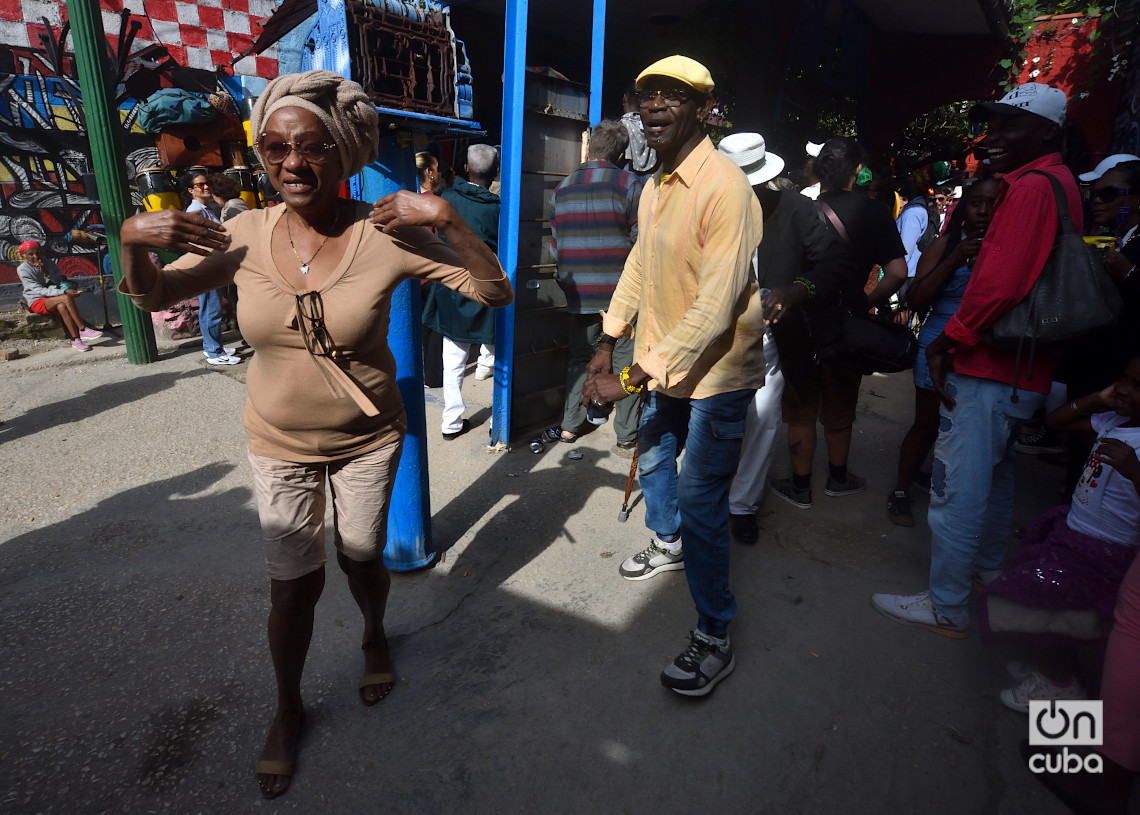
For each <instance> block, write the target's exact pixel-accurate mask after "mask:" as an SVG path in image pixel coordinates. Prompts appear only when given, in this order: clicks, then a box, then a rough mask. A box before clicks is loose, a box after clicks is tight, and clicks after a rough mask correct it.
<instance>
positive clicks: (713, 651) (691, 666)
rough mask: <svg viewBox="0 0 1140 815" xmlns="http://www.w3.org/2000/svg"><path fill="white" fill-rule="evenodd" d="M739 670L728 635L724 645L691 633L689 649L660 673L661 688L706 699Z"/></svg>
mask: <svg viewBox="0 0 1140 815" xmlns="http://www.w3.org/2000/svg"><path fill="white" fill-rule="evenodd" d="M735 667H736V657H734V656H733V655H732V643H731V642H729V640H728V635H727V634H726V635H725V637H724V645H720V644H718V643H716V642H714V641H713V639H712V638H711V637H709V636H708V635H706V634H703V633H701V632H700V631H691V632H690V633H689V647H688V648H686V649H685V650H684V651H682V652H681V655H680V656H678V657H677V658H676V659H675V660H673V661H672V662H670V663H669V664H668V665H667V666H665V670H664V671H662V672H661V684H662V685H664V686H665V687H667V688H669V689H671V690H675V691H677V693H679V694H681V695H682V696H704V695H705V694H708V693H712V689H713V688H715V687H716V686H717V683H719V682H720V681H721V680H722V679H724V678H725V677H726V676H728V675H729V674H730V673H732V669H733V668H735Z"/></svg>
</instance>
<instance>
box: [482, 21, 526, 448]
mask: <svg viewBox="0 0 1140 815" xmlns="http://www.w3.org/2000/svg"><path fill="white" fill-rule="evenodd" d="M528 11H529V7H528V5H527V0H507V21H506V31H505V37H504V43H503V46H504V48H503V68H504V70H503V143H502V167H501V171H500V174H499V181H500V187H501V188H500V191H499V195H500V198H501V201H500V209H499V262H500V263H502V264H503V269H504V271H506V273H507V278H508V279H509V280H510V281H511V286H513V287H515V288H516V289H517V281H518V262H519V205H520V199H521V195H522V135H523V98H524V94H525V92H526V87H525V86H526V23H527V13H528ZM514 356H515V306H514V304H513V303H512V304H511V305H510V306H507V307H506V308H501V309H497V310H496V311H495V397H494V402H493V405H492V409H491V410H492V412H491V445H492V446H494V445H495V444H496V443H498V442H503V443H504V444H509V443H510V440H511V390H512V378H513V373H514Z"/></svg>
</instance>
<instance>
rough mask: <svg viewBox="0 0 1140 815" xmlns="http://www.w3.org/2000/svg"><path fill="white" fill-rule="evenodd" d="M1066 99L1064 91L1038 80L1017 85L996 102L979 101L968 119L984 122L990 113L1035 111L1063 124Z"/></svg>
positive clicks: (1051, 120)
mask: <svg viewBox="0 0 1140 815" xmlns="http://www.w3.org/2000/svg"><path fill="white" fill-rule="evenodd" d="M1067 104H1068V99H1067V98H1066V97H1065V93H1064V91H1060V90H1057V89H1056V88H1054V87H1051V86H1049V85H1042V84H1041V83H1040V82H1027V83H1026V84H1024V85H1018V86H1017V87H1016V88H1014V89H1013V90H1012V91H1010V92H1009V93H1007V94H1006V95H1005V96H1003V97H1002V98H1001V99H999V100H998V101H996V102H979V103H978V104H976V105H974V106H973V107H972V108H970V121H973V122H984V121H986V120H988V119H989V118H990V116H992V115H995V114H996V115H999V116H1001V115H1004V116H1010V115H1012V114H1015V113H1035V114H1037V115H1038V116H1040V117H1041V118H1043V119H1048V120H1049V121H1050V122H1053V124H1056V125H1064V124H1065V106H1066V105H1067Z"/></svg>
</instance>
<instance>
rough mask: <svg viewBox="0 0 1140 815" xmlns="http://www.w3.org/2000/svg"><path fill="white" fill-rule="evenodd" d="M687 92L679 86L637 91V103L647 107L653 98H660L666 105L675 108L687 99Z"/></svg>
mask: <svg viewBox="0 0 1140 815" xmlns="http://www.w3.org/2000/svg"><path fill="white" fill-rule="evenodd" d="M689 98H690V97H689V94H688V92H687V91H683V90H681V89H680V88H665V89H664V90H659V91H638V92H637V104H638V105H640V106H641V107H643V108H646V107H649V104H650V103H651V102H652V101H653V100H654V99H660V100H661V101H662V102H664V103H665V105H666V107H671V108H676V107H680V106H681V105H683V104H685V103H686V102H688V101H689Z"/></svg>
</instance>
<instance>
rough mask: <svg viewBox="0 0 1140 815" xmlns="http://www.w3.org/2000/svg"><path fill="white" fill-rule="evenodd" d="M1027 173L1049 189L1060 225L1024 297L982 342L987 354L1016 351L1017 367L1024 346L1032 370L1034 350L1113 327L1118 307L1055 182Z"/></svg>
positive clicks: (1099, 263)
mask: <svg viewBox="0 0 1140 815" xmlns="http://www.w3.org/2000/svg"><path fill="white" fill-rule="evenodd" d="M1029 172H1031V173H1037V174H1038V175H1043V176H1045V177H1046V178H1048V179H1049V183H1050V184H1051V185H1052V187H1053V195H1054V196H1056V198H1057V214H1058V217H1059V221H1060V226H1059V229H1058V231H1057V239H1056V241H1055V242H1054V243H1053V251H1052V252H1050V253H1049V258H1048V260H1046V261H1045V267H1044V268H1043V269H1042V270H1041V276H1040V277H1038V278H1037V282H1036V283H1034V284H1033V288H1032V289H1031V290H1030V292H1029V294H1028V295H1027V296H1026V297H1025V299H1023V300H1022V301H1021V302H1019V303H1018V304H1017V305H1015V306H1014V307H1013V308H1011V309H1010V310H1009V311H1007V312H1006V313H1005V314H1003V315H1002V316H1000V317H998V318H997V320H995V321H994V322H993V323H992V324H991V325H990V327H989V328H988V329H986V333H985V338H984V339H985V343H986V345H988V346H990V347H991V348H996V349H998V350H1003V351H1011V350H1016V351H1017V352H1018V361H1019V362H1020V358H1021V351H1022V349H1023V348H1024V346H1025V344H1026V343H1027V342H1028V343H1029V358H1030V366H1032V364H1033V362H1032V360H1033V353H1034V350H1035V347H1036V346H1037V345H1038V344H1040V345H1042V346H1045V347H1050V348H1052V347H1057V346H1061V345H1064V344H1066V343H1068V342H1071V341H1072V340H1075V339H1078V338H1080V337H1084V336H1086V335H1087V334H1091V333H1092V332H1094V331H1096V330H1097V329H1100V328H1106V327H1108V326H1111V325H1114V324H1115V323H1116V321H1117V320H1118V319H1119V318H1120V313H1121V311H1122V310H1123V308H1124V302H1123V300H1122V299H1121V297H1120V292H1119V291H1118V290H1117V288H1116V284H1115V283H1113V281H1112V277H1111V276H1109V273H1108V268H1107V266H1105V262H1104V258H1103V257H1102V256H1101V254H1100V252H1098V251H1097V250H1096V249H1094V248H1093V247H1091V246H1089V245H1088V244H1087V243H1085V241H1084V239H1083V238H1082V237H1081V236H1080V235H1079V234H1078V233H1077V230H1076V228H1075V227H1074V226H1073V219H1072V217H1070V215H1069V205H1068V202H1067V201H1066V200H1065V194H1064V191H1063V190H1062V189H1061V184H1060V182H1059V181H1057V179H1056V178H1054V177H1053V176H1051V175H1049V174H1048V173H1043V172H1041V171H1040V170H1030V171H1029ZM1026 175H1028V173H1026Z"/></svg>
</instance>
